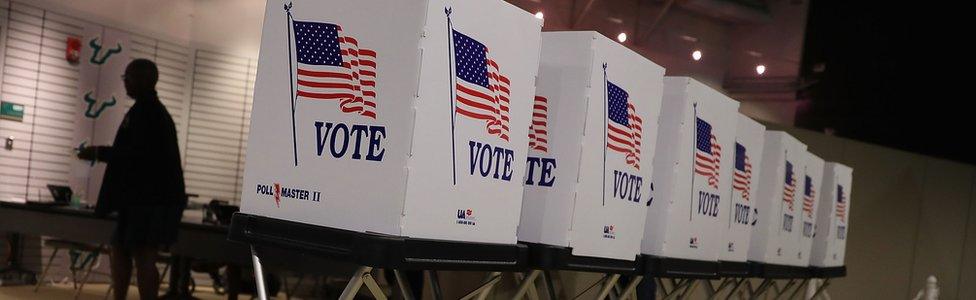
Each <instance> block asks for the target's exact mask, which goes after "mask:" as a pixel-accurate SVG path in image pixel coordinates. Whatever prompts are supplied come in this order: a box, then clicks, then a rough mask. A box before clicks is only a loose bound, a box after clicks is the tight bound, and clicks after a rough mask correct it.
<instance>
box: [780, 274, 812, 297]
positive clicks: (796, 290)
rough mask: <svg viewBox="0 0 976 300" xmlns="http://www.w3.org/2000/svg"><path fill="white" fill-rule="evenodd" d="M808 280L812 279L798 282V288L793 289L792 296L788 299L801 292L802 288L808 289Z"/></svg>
mask: <svg viewBox="0 0 976 300" xmlns="http://www.w3.org/2000/svg"><path fill="white" fill-rule="evenodd" d="M807 282H810V279H803V280H800V283H799V284H797V285H796V288H794V289H793V292H792V293H790V297H789V298H786V299H793V297H796V294H798V293H800V290H804V289H806V286H807Z"/></svg>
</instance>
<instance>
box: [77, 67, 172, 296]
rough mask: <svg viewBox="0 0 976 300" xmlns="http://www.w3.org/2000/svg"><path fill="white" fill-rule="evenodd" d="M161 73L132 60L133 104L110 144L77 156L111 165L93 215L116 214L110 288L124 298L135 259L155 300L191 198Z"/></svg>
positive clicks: (144, 290) (129, 88)
mask: <svg viewBox="0 0 976 300" xmlns="http://www.w3.org/2000/svg"><path fill="white" fill-rule="evenodd" d="M158 79H159V71H158V69H157V68H156V64H155V63H153V62H152V61H150V60H147V59H136V60H133V61H132V62H131V63H129V65H128V66H127V67H126V68H125V75H123V76H122V80H123V81H124V82H125V91H126V93H127V94H128V95H129V96H130V97H132V99H135V104H134V105H133V106H132V108H130V109H129V111H128V112H127V113H126V114H125V119H123V121H122V125H120V126H119V130H118V133H116V134H115V141H114V142H113V143H112V146H97V147H88V148H85V149H82V151H80V152H79V153H78V157H79V158H82V159H88V160H98V161H103V162H105V163H107V164H108V165H107V167H106V169H105V177H104V179H103V180H102V187H101V190H100V192H99V194H98V204H97V205H96V207H95V214H96V215H99V216H105V215H108V214H109V213H112V212H118V224H117V225H116V227H115V232H114V234H113V236H112V252H111V258H112V260H111V261H112V287H113V288H114V290H115V291H114V294H115V299H125V297H126V294H127V292H128V289H129V279H130V278H131V277H132V262H133V260H135V267H136V271H137V274H136V276H137V281H138V282H137V284H138V287H139V295H140V298H141V299H156V297H158V294H159V271H158V270H157V269H156V259H157V256H158V253H159V250H160V249H164V248H166V247H168V246H169V245H170V244H172V243H173V242H175V241H176V233H177V229H178V227H179V223H180V219H181V217H182V216H183V209H184V208H185V207H186V202H187V197H186V190H185V187H184V184H183V169H182V167H181V164H180V150H179V144H178V143H177V140H176V126H175V125H174V124H173V118H172V117H170V115H169V112H167V111H166V107H164V106H163V103H161V102H159V97H158V96H156V81H157V80H158Z"/></svg>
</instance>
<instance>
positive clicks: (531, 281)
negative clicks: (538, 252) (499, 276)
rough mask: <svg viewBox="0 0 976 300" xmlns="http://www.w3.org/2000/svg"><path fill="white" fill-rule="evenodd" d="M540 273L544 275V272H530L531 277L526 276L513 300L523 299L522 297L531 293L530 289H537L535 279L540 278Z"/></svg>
mask: <svg viewBox="0 0 976 300" xmlns="http://www.w3.org/2000/svg"><path fill="white" fill-rule="evenodd" d="M539 273H542V271H541V270H532V271H531V272H529V275H528V276H526V277H525V279H524V280H522V282H521V283H519V287H518V290H516V292H515V296H513V297H512V299H515V300H519V299H522V297H525V293H527V292H528V291H529V288H530V287H535V279H536V278H538V277H539Z"/></svg>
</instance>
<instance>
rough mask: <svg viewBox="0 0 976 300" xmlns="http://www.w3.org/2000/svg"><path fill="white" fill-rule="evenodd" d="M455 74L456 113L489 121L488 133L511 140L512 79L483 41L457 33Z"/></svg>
mask: <svg viewBox="0 0 976 300" xmlns="http://www.w3.org/2000/svg"><path fill="white" fill-rule="evenodd" d="M453 33H454V35H453V39H454V72H455V75H456V76H457V79H459V80H458V81H457V84H456V89H457V96H456V97H455V100H456V102H457V105H456V106H455V112H456V113H457V114H459V115H462V116H465V117H468V118H472V119H475V120H483V121H485V128H486V129H487V130H488V134H491V135H496V136H498V137H500V138H501V139H503V140H506V141H508V121H509V119H508V115H509V103H510V101H509V97H511V92H510V91H509V85H510V82H509V80H508V77H505V76H504V75H502V74H501V71H500V70H499V69H500V68H499V67H498V63H496V62H495V60H493V59H492V58H491V56H490V55H489V52H488V47H486V46H485V45H484V44H482V43H481V42H478V41H477V40H475V39H473V38H471V37H469V36H467V35H464V34H463V33H460V32H457V30H453Z"/></svg>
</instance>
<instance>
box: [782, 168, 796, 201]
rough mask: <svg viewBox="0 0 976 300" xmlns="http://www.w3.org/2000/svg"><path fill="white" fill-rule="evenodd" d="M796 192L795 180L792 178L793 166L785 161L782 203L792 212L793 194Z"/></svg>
mask: <svg viewBox="0 0 976 300" xmlns="http://www.w3.org/2000/svg"><path fill="white" fill-rule="evenodd" d="M795 192H796V179H794V178H793V164H791V163H790V161H786V181H785V182H784V184H783V202H786V205H787V206H788V207H789V208H790V210H793V193H795Z"/></svg>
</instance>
